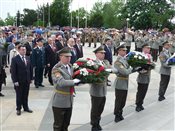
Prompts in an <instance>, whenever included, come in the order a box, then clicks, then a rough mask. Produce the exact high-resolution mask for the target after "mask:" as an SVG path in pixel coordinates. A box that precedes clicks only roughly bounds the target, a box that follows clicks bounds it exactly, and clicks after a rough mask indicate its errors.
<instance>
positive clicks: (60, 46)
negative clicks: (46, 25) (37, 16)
mask: <svg viewBox="0 0 175 131" xmlns="http://www.w3.org/2000/svg"><path fill="white" fill-rule="evenodd" d="M55 46H56V50H57V51H59V50H61V49H63V48H64V47H65V46H63V45H62V44H61V42H60V41H59V40H56V41H55Z"/></svg>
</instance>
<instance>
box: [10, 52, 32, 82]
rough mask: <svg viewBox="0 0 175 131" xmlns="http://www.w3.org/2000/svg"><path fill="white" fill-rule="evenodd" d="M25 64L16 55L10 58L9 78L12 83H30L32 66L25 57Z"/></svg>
mask: <svg viewBox="0 0 175 131" xmlns="http://www.w3.org/2000/svg"><path fill="white" fill-rule="evenodd" d="M26 63H27V65H25V63H24V62H23V60H22V59H21V57H20V55H17V56H15V57H13V58H12V63H11V68H10V69H11V78H12V81H13V83H15V82H19V84H20V83H26V82H27V83H28V84H29V83H30V81H31V80H32V79H33V74H32V66H31V62H30V58H29V57H27V56H26Z"/></svg>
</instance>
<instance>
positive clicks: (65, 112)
mask: <svg viewBox="0 0 175 131" xmlns="http://www.w3.org/2000/svg"><path fill="white" fill-rule="evenodd" d="M58 55H59V57H60V61H59V62H58V63H57V64H56V65H55V66H54V67H53V69H52V79H53V83H54V87H55V94H54V97H53V102H52V110H53V115H54V124H53V129H54V131H68V126H69V124H70V119H71V115H72V106H73V93H74V85H75V84H77V83H79V82H80V80H79V79H72V75H73V68H72V65H71V64H70V60H71V56H72V55H71V51H70V49H69V48H67V47H65V48H63V49H61V50H60V51H59V52H58Z"/></svg>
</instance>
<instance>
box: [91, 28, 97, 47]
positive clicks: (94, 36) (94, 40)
mask: <svg viewBox="0 0 175 131" xmlns="http://www.w3.org/2000/svg"><path fill="white" fill-rule="evenodd" d="M92 39H93V43H94V48H96V46H97V31H93V33H92Z"/></svg>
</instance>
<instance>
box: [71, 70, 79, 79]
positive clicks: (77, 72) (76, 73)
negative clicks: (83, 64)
mask: <svg viewBox="0 0 175 131" xmlns="http://www.w3.org/2000/svg"><path fill="white" fill-rule="evenodd" d="M79 74H80V70H77V71H75V72H74V74H73V76H72V77H73V78H74V77H75V76H76V75H79Z"/></svg>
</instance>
